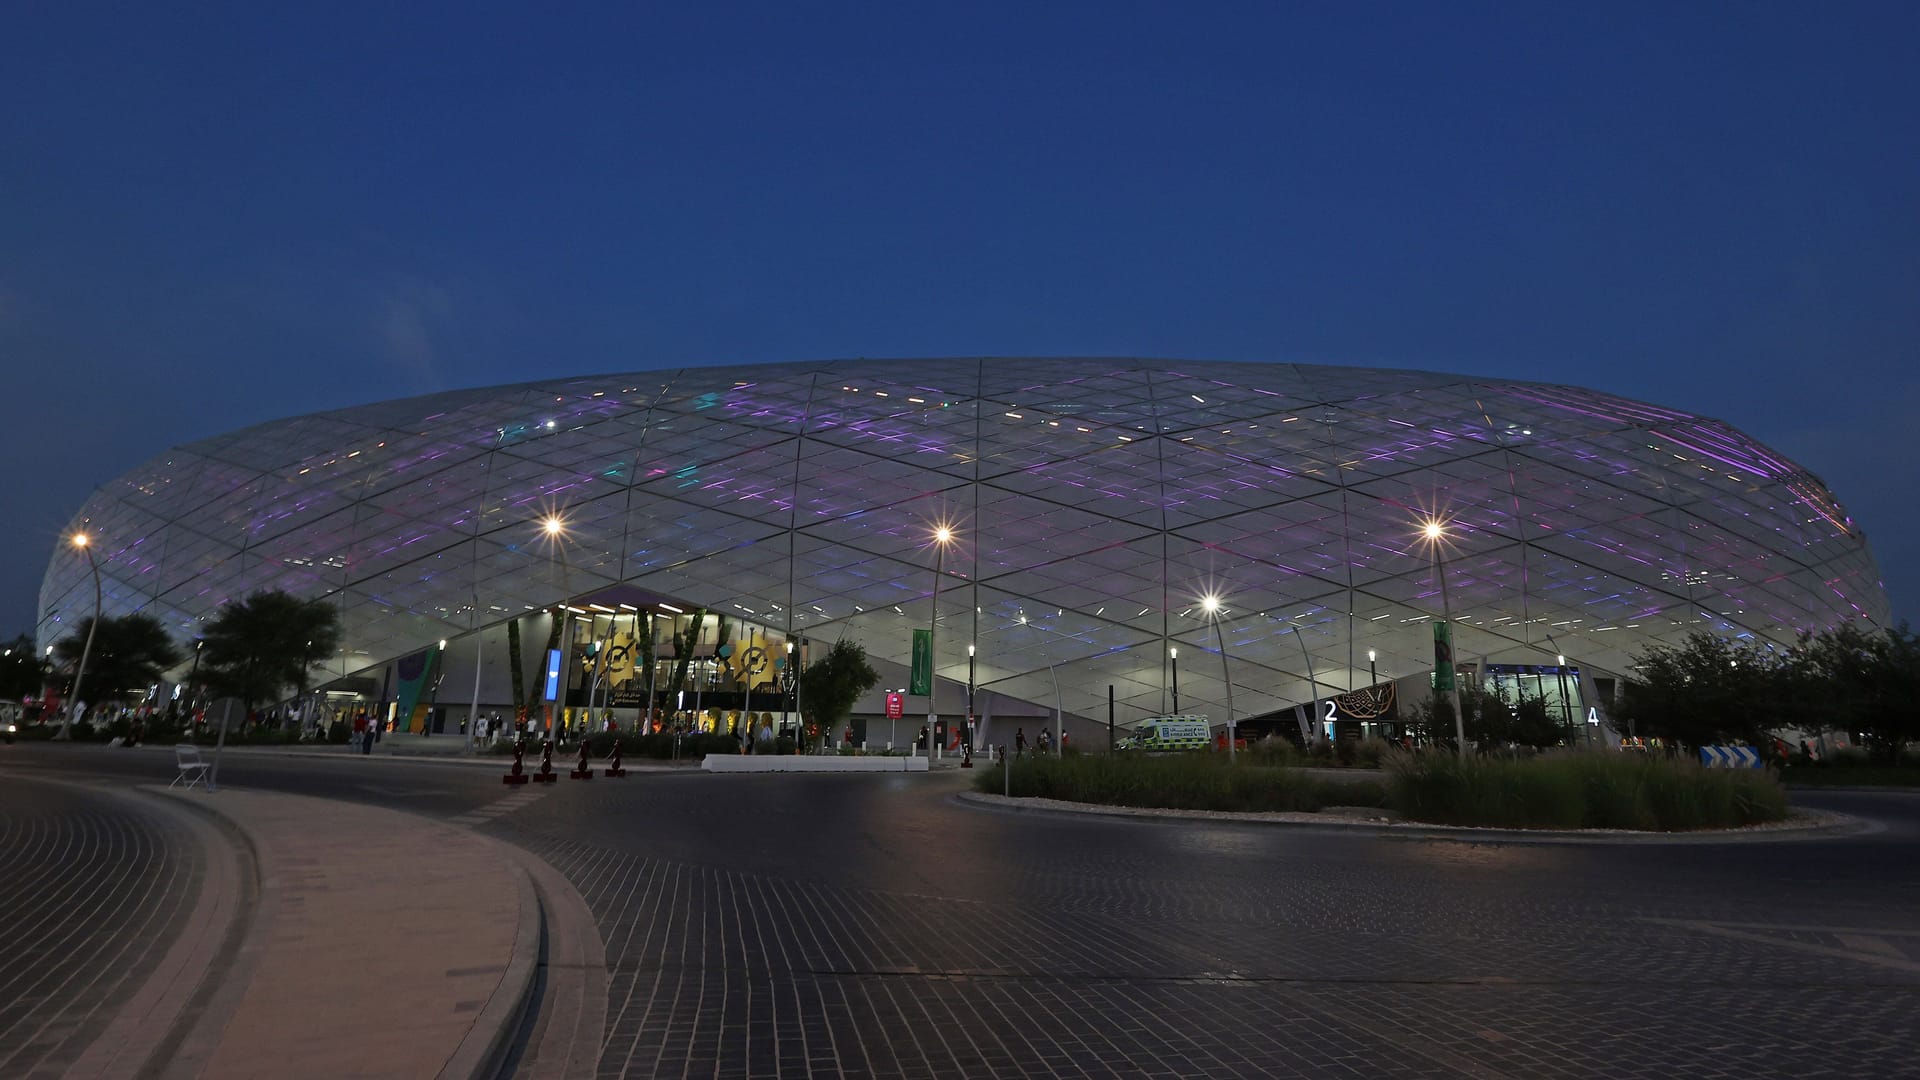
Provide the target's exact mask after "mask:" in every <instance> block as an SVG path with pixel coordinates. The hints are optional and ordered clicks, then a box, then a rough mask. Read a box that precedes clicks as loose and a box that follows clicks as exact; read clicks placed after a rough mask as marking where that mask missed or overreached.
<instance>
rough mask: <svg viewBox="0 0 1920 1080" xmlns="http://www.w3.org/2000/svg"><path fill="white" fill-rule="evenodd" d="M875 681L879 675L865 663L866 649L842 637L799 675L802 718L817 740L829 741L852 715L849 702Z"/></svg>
mask: <svg viewBox="0 0 1920 1080" xmlns="http://www.w3.org/2000/svg"><path fill="white" fill-rule="evenodd" d="M879 681H880V673H879V672H877V671H875V670H873V666H872V665H871V664H869V663H867V650H866V649H864V648H862V647H860V646H859V645H856V644H854V643H853V642H851V641H848V640H846V639H845V638H842V639H841V640H839V641H836V642H834V643H833V648H831V649H829V650H827V655H825V656H823V657H821V658H820V659H818V660H815V661H814V662H813V663H811V664H808V665H807V669H806V671H804V672H802V673H801V675H800V701H801V704H802V706H803V707H804V708H805V717H804V718H803V719H805V720H809V721H811V723H812V725H813V726H814V727H815V728H817V729H818V730H819V731H820V736H821V738H823V739H824V738H831V737H832V733H833V731H834V729H835V728H838V727H839V726H840V725H841V724H843V723H845V722H846V719H847V717H848V716H851V715H852V714H853V703H854V702H856V701H859V700H860V695H862V694H864V693H866V692H867V691H869V690H871V689H873V687H874V684H875V683H878V682H879Z"/></svg>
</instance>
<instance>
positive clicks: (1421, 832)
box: [954, 791, 1885, 844]
mask: <svg viewBox="0 0 1920 1080" xmlns="http://www.w3.org/2000/svg"><path fill="white" fill-rule="evenodd" d="M954 797H955V798H956V799H958V800H960V801H961V802H964V803H972V804H974V805H975V806H977V807H980V808H982V809H994V810H1002V811H1009V812H1012V813H1025V814H1060V815H1080V816H1085V817H1105V818H1127V819H1131V820H1134V821H1152V822H1163V823H1164V822H1190V823H1201V822H1206V823H1212V824H1228V825H1267V826H1281V827H1286V826H1292V827H1295V828H1303V829H1309V830H1321V831H1329V832H1359V833H1361V834H1362V835H1366V836H1373V837H1379V838H1382V839H1389V840H1461V841H1468V842H1476V843H1496V844H1753V843H1777V842H1785V841H1795V840H1809V839H1814V838H1818V837H1834V838H1839V837H1848V836H1860V835H1865V834H1868V833H1877V832H1880V831H1882V830H1884V829H1885V826H1884V825H1882V824H1880V823H1879V822H1876V821H1872V820H1869V819H1866V818H1860V817H1856V816H1854V815H1852V814H1842V813H1838V812H1836V811H1832V810H1812V809H1807V808H1803V807H1796V808H1794V810H1793V814H1792V816H1791V817H1790V818H1788V820H1787V821H1785V822H1781V823H1778V824H1771V825H1752V826H1748V827H1746V828H1741V829H1719V830H1713V831H1711V832H1668V833H1648V832H1631V831H1628V830H1624V829H1572V830H1568V829H1493V828H1482V827H1478V826H1471V825H1432V824H1427V823H1424V822H1392V821H1387V820H1384V819H1377V820H1371V821H1369V820H1354V819H1351V818H1348V819H1344V820H1343V819H1342V818H1339V817H1332V816H1329V815H1327V814H1324V813H1322V814H1306V813H1296V812H1277V813H1243V812H1234V811H1223V810H1174V809H1166V808H1147V807H1132V806H1104V805H1094V804H1089V803H1074V802H1067V801H1064V800H1061V799H1040V798H1028V797H1014V798H1008V797H1007V796H1005V795H989V794H986V793H983V792H978V791H962V792H958V793H956V794H955V796H954Z"/></svg>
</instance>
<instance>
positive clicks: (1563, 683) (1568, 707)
mask: <svg viewBox="0 0 1920 1080" xmlns="http://www.w3.org/2000/svg"><path fill="white" fill-rule="evenodd" d="M1553 662H1554V663H1555V664H1556V665H1558V666H1557V667H1556V668H1555V669H1554V670H1555V672H1556V674H1558V675H1559V676H1560V718H1561V719H1562V720H1565V721H1566V722H1567V748H1568V749H1569V750H1571V749H1572V748H1573V744H1574V743H1575V742H1578V741H1579V740H1577V739H1575V738H1574V734H1573V699H1572V698H1569V697H1568V696H1567V658H1566V657H1565V656H1555V657H1554V658H1553ZM1587 738H1588V741H1592V738H1593V735H1592V733H1591V732H1589V733H1588V735H1587Z"/></svg>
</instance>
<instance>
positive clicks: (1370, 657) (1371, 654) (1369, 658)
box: [1367, 649, 1380, 664]
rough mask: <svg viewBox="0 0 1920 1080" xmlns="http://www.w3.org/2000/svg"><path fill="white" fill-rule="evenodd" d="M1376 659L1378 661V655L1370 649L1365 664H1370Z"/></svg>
mask: <svg viewBox="0 0 1920 1080" xmlns="http://www.w3.org/2000/svg"><path fill="white" fill-rule="evenodd" d="M1378 659H1380V655H1379V654H1378V653H1376V652H1374V651H1373V650H1372V649H1368V650H1367V663H1369V664H1371V663H1373V662H1374V661H1375V660H1378Z"/></svg>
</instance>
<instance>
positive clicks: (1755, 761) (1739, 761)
mask: <svg viewBox="0 0 1920 1080" xmlns="http://www.w3.org/2000/svg"><path fill="white" fill-rule="evenodd" d="M1700 764H1702V765H1705V766H1706V767H1707V768H1709V769H1757V768H1759V767H1760V751H1758V750H1755V749H1754V748H1753V747H1751V746H1703V747H1701V748H1700Z"/></svg>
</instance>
